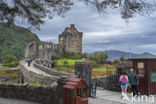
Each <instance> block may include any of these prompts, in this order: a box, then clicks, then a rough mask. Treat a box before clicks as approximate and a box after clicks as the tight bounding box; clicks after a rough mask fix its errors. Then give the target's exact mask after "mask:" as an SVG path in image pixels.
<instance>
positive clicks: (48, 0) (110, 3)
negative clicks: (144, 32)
mask: <svg viewBox="0 0 156 104" xmlns="http://www.w3.org/2000/svg"><path fill="white" fill-rule="evenodd" d="M79 1H83V2H85V3H86V4H88V5H93V6H95V7H96V8H97V10H98V12H102V13H106V11H107V8H112V9H118V10H119V11H120V13H121V16H122V18H124V19H128V18H132V17H134V16H135V14H140V15H145V14H150V12H151V11H153V9H154V5H155V4H154V2H151V0H79ZM148 1H149V2H148ZM153 1H154V0H153ZM72 5H73V3H72V2H71V0H0V8H1V9H0V21H1V22H7V23H8V24H13V23H14V22H15V21H16V20H17V18H18V19H22V22H24V23H28V24H29V26H28V27H30V28H33V27H34V28H36V29H39V28H40V25H41V24H43V23H44V22H45V19H44V18H46V17H47V16H48V17H49V18H52V17H53V16H54V15H56V14H58V15H61V16H63V15H64V13H66V12H67V11H68V10H70V7H71V6H72ZM25 21H26V22H25Z"/></svg>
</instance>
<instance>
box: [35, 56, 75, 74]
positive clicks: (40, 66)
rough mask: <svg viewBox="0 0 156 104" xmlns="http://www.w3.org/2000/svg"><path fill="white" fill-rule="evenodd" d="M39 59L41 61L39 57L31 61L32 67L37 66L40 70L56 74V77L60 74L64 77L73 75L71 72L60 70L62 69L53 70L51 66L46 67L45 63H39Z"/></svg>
mask: <svg viewBox="0 0 156 104" xmlns="http://www.w3.org/2000/svg"><path fill="white" fill-rule="evenodd" d="M39 61H43V60H41V59H38V60H35V61H34V62H33V65H34V67H36V68H38V69H39V70H42V71H44V72H46V73H48V74H50V75H52V76H57V77H62V76H64V77H65V76H66V77H74V76H73V75H72V74H69V73H66V72H62V71H57V70H53V69H51V68H48V67H46V65H44V64H41V62H39Z"/></svg>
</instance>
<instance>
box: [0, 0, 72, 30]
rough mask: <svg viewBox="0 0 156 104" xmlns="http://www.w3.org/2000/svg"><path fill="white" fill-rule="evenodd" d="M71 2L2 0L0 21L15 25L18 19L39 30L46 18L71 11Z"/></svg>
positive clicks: (0, 3)
mask: <svg viewBox="0 0 156 104" xmlns="http://www.w3.org/2000/svg"><path fill="white" fill-rule="evenodd" d="M71 5H72V3H71V1H70V0H0V8H1V9H0V21H1V22H7V23H8V24H13V23H14V22H15V21H16V19H17V18H18V19H22V22H24V21H26V22H24V23H28V24H29V27H31V26H33V27H35V28H37V29H39V27H40V24H43V23H44V20H43V19H44V18H46V17H47V16H49V18H52V17H53V16H54V15H56V14H58V15H61V16H63V14H64V13H65V12H66V11H68V10H69V9H70V6H71Z"/></svg>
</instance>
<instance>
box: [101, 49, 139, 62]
mask: <svg viewBox="0 0 156 104" xmlns="http://www.w3.org/2000/svg"><path fill="white" fill-rule="evenodd" d="M104 52H105V53H107V54H108V56H109V58H108V60H113V59H120V57H121V56H123V55H124V56H125V58H131V57H134V56H137V55H138V54H134V53H130V52H124V51H119V50H106V51H104Z"/></svg>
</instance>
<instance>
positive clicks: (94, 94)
mask: <svg viewBox="0 0 156 104" xmlns="http://www.w3.org/2000/svg"><path fill="white" fill-rule="evenodd" d="M91 97H96V83H91Z"/></svg>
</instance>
